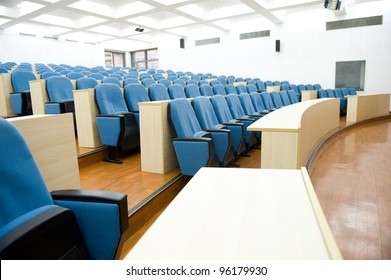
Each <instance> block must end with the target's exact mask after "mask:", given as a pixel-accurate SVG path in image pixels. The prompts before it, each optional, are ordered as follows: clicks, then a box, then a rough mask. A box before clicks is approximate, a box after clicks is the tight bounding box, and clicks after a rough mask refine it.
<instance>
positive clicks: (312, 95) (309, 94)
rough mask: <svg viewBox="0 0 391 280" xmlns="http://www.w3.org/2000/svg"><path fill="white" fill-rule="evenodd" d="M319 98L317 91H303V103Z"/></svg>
mask: <svg viewBox="0 0 391 280" xmlns="http://www.w3.org/2000/svg"><path fill="white" fill-rule="evenodd" d="M317 98H318V91H317V90H303V91H301V101H307V100H312V99H317Z"/></svg>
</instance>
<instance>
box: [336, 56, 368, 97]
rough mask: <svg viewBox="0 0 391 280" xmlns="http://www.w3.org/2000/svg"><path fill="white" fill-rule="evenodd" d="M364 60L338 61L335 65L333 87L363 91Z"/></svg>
mask: <svg viewBox="0 0 391 280" xmlns="http://www.w3.org/2000/svg"><path fill="white" fill-rule="evenodd" d="M364 82H365V60H360V61H340V62H336V65H335V87H336V88H343V87H346V88H350V87H352V88H355V89H356V90H364Z"/></svg>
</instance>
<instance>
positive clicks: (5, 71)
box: [0, 66, 8, 74]
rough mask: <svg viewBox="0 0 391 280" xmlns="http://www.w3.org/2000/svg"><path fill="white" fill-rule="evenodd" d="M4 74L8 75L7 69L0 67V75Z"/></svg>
mask: <svg viewBox="0 0 391 280" xmlns="http://www.w3.org/2000/svg"><path fill="white" fill-rule="evenodd" d="M6 73H8V70H7V68H4V67H2V66H0V74H6Z"/></svg>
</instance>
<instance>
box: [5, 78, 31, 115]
mask: <svg viewBox="0 0 391 280" xmlns="http://www.w3.org/2000/svg"><path fill="white" fill-rule="evenodd" d="M36 79H37V78H36V76H35V75H34V73H33V72H30V71H17V70H15V71H14V72H12V74H11V83H12V87H13V88H14V92H12V93H11V94H10V100H11V105H12V108H13V110H14V113H15V114H18V115H31V114H32V113H33V109H32V105H31V95H30V84H29V81H33V80H36Z"/></svg>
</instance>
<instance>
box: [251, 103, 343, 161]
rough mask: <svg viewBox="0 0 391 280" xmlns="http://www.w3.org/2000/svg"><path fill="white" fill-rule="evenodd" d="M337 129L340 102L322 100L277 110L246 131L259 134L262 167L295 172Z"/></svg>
mask: <svg viewBox="0 0 391 280" xmlns="http://www.w3.org/2000/svg"><path fill="white" fill-rule="evenodd" d="M338 126H339V99H337V98H323V99H316V100H310V101H305V102H300V103H296V104H293V105H290V106H287V107H283V108H280V109H278V110H276V111H274V112H272V113H269V114H268V115H266V116H265V117H263V118H261V119H259V120H257V121H256V122H254V123H253V124H252V125H250V126H249V127H248V130H250V131H262V156H261V168H279V169H280V168H281V169H298V168H300V167H301V166H305V164H306V162H307V160H308V158H309V156H310V154H311V152H312V151H313V149H314V148H315V147H316V145H317V144H318V143H319V142H320V141H321V140H322V139H323V138H324V137H325V136H326V135H327V134H328V133H330V132H331V131H333V130H334V129H336V128H338Z"/></svg>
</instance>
